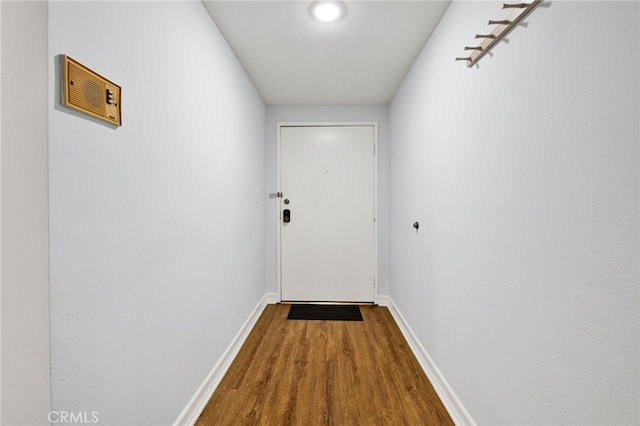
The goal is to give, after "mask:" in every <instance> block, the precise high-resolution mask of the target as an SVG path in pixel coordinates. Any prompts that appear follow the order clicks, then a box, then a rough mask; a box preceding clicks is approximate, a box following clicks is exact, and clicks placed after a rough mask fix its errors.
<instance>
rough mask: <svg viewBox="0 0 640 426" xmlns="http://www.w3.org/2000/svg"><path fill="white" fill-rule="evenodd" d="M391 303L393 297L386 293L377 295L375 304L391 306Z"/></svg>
mask: <svg viewBox="0 0 640 426" xmlns="http://www.w3.org/2000/svg"><path fill="white" fill-rule="evenodd" d="M390 303H391V298H390V297H389V296H385V295H384V294H378V295H376V300H375V304H376V305H378V306H387V307H388V306H389V304H390Z"/></svg>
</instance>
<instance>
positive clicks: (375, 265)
mask: <svg viewBox="0 0 640 426" xmlns="http://www.w3.org/2000/svg"><path fill="white" fill-rule="evenodd" d="M350 126H373V145H374V152H373V206H374V212H373V218H374V219H373V220H374V225H373V257H374V259H373V269H374V270H373V271H371V272H372V273H373V281H374V282H373V301H374V303H376V301H377V300H378V283H379V280H378V151H379V149H378V122H377V121H345V122H340V121H338V122H333V121H331V122H287V121H285V122H280V121H279V122H277V123H276V174H277V176H276V182H277V187H278V189H277V191H278V192H281V191H282V187H281V182H280V166H281V162H280V154H281V148H280V133H281V131H280V129H281V128H282V127H350ZM281 210H282V201H281V200H280V199H278V202H277V203H276V218H277V228H276V263H277V266H276V281H277V287H278V289H277V292H278V297H277V298H278V303H280V302H282V275H281V274H282V259H281V253H280V248H281V246H280V227H281V221H282V211H281Z"/></svg>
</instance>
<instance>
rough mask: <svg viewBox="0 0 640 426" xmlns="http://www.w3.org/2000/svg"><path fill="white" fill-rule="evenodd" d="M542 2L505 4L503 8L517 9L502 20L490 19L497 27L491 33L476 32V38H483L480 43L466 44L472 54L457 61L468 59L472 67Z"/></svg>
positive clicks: (540, 0)
mask: <svg viewBox="0 0 640 426" xmlns="http://www.w3.org/2000/svg"><path fill="white" fill-rule="evenodd" d="M540 3H542V0H534V1H533V2H531V3H515V4H507V3H505V4H503V5H502V8H503V9H515V11H514V12H513V13H512V14H511V16H509V18H507V19H503V20H500V21H493V20H489V24H488V25H492V26H493V25H495V29H494V30H493V31H492V32H490V33H489V34H476V39H483V40H482V42H481V43H480V45H478V46H465V48H464V50H469V51H471V54H470V55H469V56H467V57H463V58H460V57H458V58H456V61H466V62H467V67H472V66H473V65H474V64H475V63H476V62H478V61H479V60H480V58H482V57H483V56H484V55H486V54H487V53H489V51H490V50H491V49H492V48H493V46H495V45H496V44H497V43H498V42H499V41H500V40H502V39H503V38H504V36H506V35H507V34H508V33H509V32H510V31H511V30H512V29H513V28H515V26H516V25H518V24H519V23H520V22H521V21H522V20H523V19H524V18H525V17H526V16H527V15H528V14H530V13H531V12H532V11H533V9H535V8H536V6H538V5H539V4H540Z"/></svg>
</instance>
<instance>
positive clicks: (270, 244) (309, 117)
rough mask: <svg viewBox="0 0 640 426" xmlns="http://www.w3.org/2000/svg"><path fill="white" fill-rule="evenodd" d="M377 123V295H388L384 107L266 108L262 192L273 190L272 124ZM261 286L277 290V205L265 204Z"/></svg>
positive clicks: (274, 156)
mask: <svg viewBox="0 0 640 426" xmlns="http://www.w3.org/2000/svg"><path fill="white" fill-rule="evenodd" d="M347 121H377V122H378V149H379V151H378V205H379V212H378V280H379V285H378V293H379V294H381V295H387V294H389V266H388V265H389V120H388V108H387V106H386V105H283V106H280V105H269V106H267V113H266V126H265V127H266V136H265V157H264V160H265V166H264V173H265V174H264V182H265V192H266V194H267V195H268V193H269V192H276V191H277V181H276V177H277V170H276V124H277V123H278V122H316V123H317V122H347ZM264 215H265V271H266V274H265V277H266V278H265V284H266V286H267V292H270V293H275V292H276V291H277V281H276V275H277V268H276V267H277V263H276V232H277V229H278V214H277V204H276V201H275V200H269V199H267V200H266V201H265V209H264Z"/></svg>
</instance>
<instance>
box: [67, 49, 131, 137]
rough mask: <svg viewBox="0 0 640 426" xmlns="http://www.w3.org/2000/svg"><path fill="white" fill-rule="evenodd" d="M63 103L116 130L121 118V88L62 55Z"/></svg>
mask: <svg viewBox="0 0 640 426" xmlns="http://www.w3.org/2000/svg"><path fill="white" fill-rule="evenodd" d="M62 64H63V65H62V68H63V83H62V86H63V96H62V103H63V104H64V105H65V106H67V107H69V108H73V109H76V110H78V111H82V112H84V113H87V114H89V115H92V116H94V117H97V118H100V119H102V120H104V121H107V122H109V123H111V124H115V125H116V126H121V125H122V120H121V116H120V100H121V97H120V94H121V88H120V86H118V85H117V84H115V83H113V82H111V81H109V80H107V79H106V78H104V77H102V76H101V75H100V74H98V73H96V72H93V71H91V70H90V69H89V68H87V67H85V66H84V65H82V64H80V63H79V62H78V61H76V60H74V59H72V58H70V57H68V56H66V55H63V57H62Z"/></svg>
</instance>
